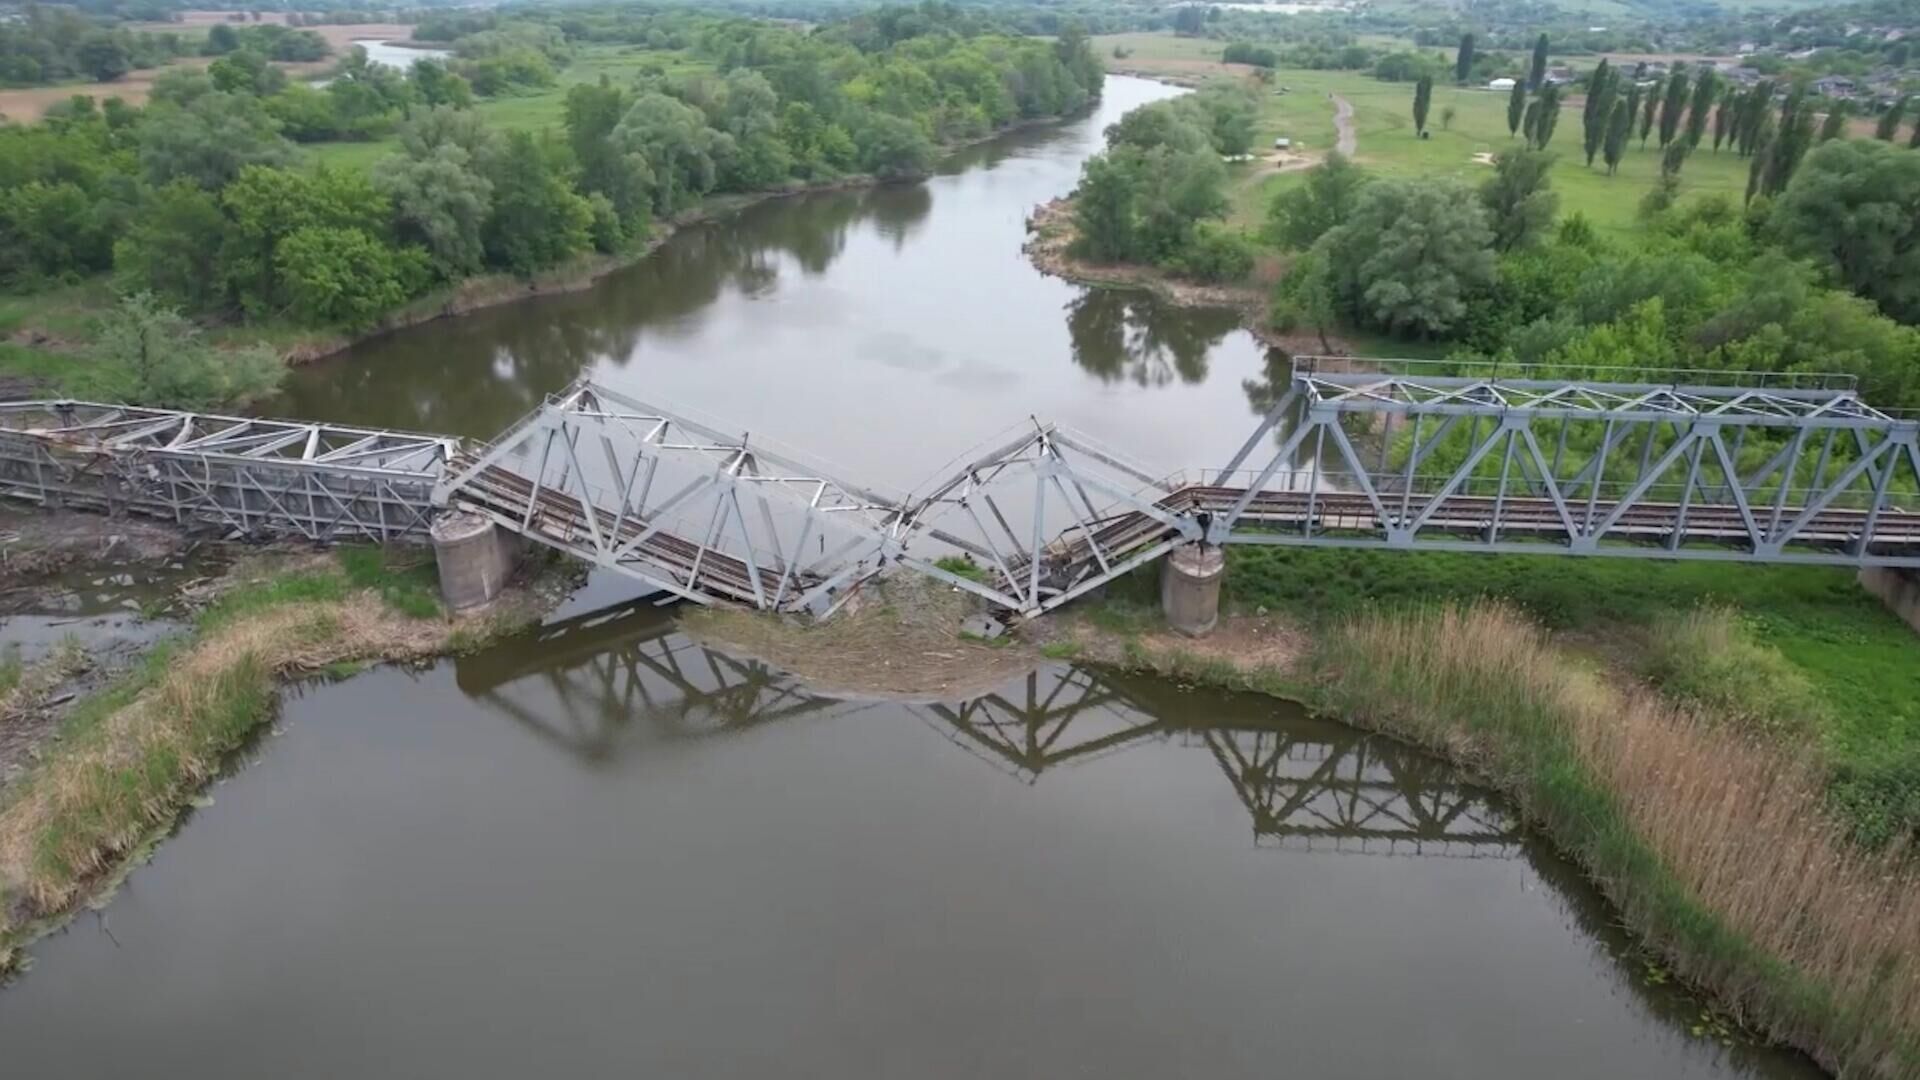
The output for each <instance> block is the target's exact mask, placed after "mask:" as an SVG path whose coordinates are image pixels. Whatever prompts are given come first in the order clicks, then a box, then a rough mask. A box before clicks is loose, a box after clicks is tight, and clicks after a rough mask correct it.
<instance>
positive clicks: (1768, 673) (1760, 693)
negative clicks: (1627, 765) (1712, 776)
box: [1642, 607, 1822, 736]
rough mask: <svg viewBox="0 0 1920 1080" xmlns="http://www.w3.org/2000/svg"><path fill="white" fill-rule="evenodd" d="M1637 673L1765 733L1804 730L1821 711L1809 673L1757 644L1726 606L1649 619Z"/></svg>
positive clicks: (1681, 698) (1699, 706) (1694, 705)
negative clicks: (1644, 650)
mask: <svg viewBox="0 0 1920 1080" xmlns="http://www.w3.org/2000/svg"><path fill="white" fill-rule="evenodd" d="M1642 671H1643V673H1644V674H1645V675H1646V676H1647V677H1648V678H1649V679H1651V680H1653V682H1654V683H1655V684H1656V685H1658V686H1659V687H1660V688H1661V689H1662V690H1664V691H1666V693H1667V695H1668V696H1669V697H1672V698H1674V699H1675V700H1677V701H1679V702H1681V703H1682V704H1684V705H1687V706H1689V707H1691V708H1694V709H1697V710H1699V711H1700V712H1702V713H1703V714H1705V715H1709V716H1717V717H1723V718H1726V719H1729V720H1732V721H1734V722H1736V723H1738V724H1740V725H1741V726H1743V727H1746V728H1749V729H1751V730H1753V731H1755V732H1757V733H1759V734H1764V735H1767V736H1780V735H1803V734H1805V733H1807V732H1808V731H1809V730H1811V729H1812V728H1813V727H1814V726H1815V724H1816V722H1817V721H1818V720H1819V718H1820V715H1821V711H1822V706H1821V704H1820V700H1819V698H1818V697H1817V696H1815V694H1814V692H1813V686H1812V685H1811V684H1810V683H1809V682H1808V681H1807V677H1806V676H1805V675H1803V674H1801V672H1800V670H1799V669H1798V668H1796V667H1794V666H1793V663H1792V662H1791V661H1789V660H1788V659H1787V658H1786V657H1785V656H1783V655H1781V654H1780V651H1779V650H1778V649H1774V648H1771V647H1769V646H1767V645H1763V644H1760V643H1759V642H1757V641H1755V640H1754V639H1753V636H1752V634H1751V633H1749V632H1748V630H1747V628H1746V626H1745V625H1744V624H1742V623H1741V621H1740V617H1739V615H1738V614H1736V613H1735V612H1734V611H1733V610H1732V609H1731V608H1726V607H1697V608H1694V609H1693V610H1691V611H1686V612H1675V613H1671V614H1667V615H1663V616H1661V617H1660V618H1659V619H1657V620H1655V622H1654V624H1653V629H1652V631H1651V634H1650V639H1649V641H1648V654H1647V656H1646V658H1645V660H1644V661H1643V662H1642Z"/></svg>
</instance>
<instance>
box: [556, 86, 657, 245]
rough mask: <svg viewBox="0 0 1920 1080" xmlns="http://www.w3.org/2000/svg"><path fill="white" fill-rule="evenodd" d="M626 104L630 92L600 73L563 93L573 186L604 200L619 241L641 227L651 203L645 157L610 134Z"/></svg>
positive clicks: (650, 175)
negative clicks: (593, 80) (595, 80)
mask: <svg viewBox="0 0 1920 1080" xmlns="http://www.w3.org/2000/svg"><path fill="white" fill-rule="evenodd" d="M632 104H633V99H632V96H631V95H630V94H628V93H627V91H625V90H623V89H621V88H620V87H618V86H615V85H613V83H612V82H611V81H610V80H608V79H607V78H606V77H605V76H602V77H601V79H600V82H599V83H598V84H597V85H595V84H590V83H581V84H580V85H578V86H575V87H573V88H572V89H571V90H568V91H567V104H566V126H567V142H568V145H570V146H571V147H572V148H573V157H574V160H575V161H576V162H577V163H578V164H579V168H580V175H579V180H578V186H579V189H580V191H581V192H583V193H585V194H588V195H600V196H602V197H603V198H605V199H606V200H607V203H608V206H609V208H610V209H611V211H612V213H613V215H614V220H615V221H616V222H617V223H618V226H619V233H620V236H621V238H622V239H624V238H626V237H627V236H633V235H638V234H639V233H641V232H642V231H644V230H645V227H646V220H647V216H648V213H649V211H650V209H651V207H652V204H653V188H654V173H653V167H652V165H651V164H649V163H648V161H647V158H646V155H645V154H644V153H642V152H639V151H635V150H629V149H626V148H624V147H623V146H621V145H620V144H619V143H616V142H615V140H614V138H613V132H614V129H615V128H617V127H618V126H619V125H620V120H621V118H622V117H624V116H626V115H627V110H628V109H630V108H631V107H632Z"/></svg>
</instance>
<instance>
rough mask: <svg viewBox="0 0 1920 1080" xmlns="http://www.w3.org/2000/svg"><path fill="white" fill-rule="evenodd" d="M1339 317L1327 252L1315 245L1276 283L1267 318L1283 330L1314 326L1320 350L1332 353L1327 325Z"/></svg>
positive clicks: (1278, 328) (1275, 326)
mask: <svg viewBox="0 0 1920 1080" xmlns="http://www.w3.org/2000/svg"><path fill="white" fill-rule="evenodd" d="M1338 319H1339V313H1338V310H1337V308H1336V307H1335V304H1334V298H1333V276H1332V274H1331V272H1330V271H1329V270H1328V268H1327V256H1326V253H1325V252H1324V251H1322V250H1320V249H1318V248H1315V249H1314V250H1312V251H1309V252H1307V253H1305V254H1303V255H1301V256H1300V257H1299V258H1298V259H1295V260H1294V262H1293V265H1292V266H1290V267H1288V268H1287V275H1286V276H1285V277H1283V278H1281V279H1280V281H1279V284H1278V285H1276V286H1275V287H1274V291H1273V300H1272V303H1271V305H1270V306H1269V307H1268V315H1267V321H1268V322H1269V323H1270V324H1272V326H1273V327H1274V329H1276V330H1280V331H1283V332H1285V331H1292V330H1295V329H1298V328H1299V327H1301V326H1311V327H1312V328H1313V331H1314V333H1315V334H1316V335H1318V336H1319V338H1320V348H1321V350H1322V351H1323V352H1326V353H1332V352H1333V351H1334V349H1333V343H1332V342H1330V341H1328V340H1327V329H1328V328H1329V327H1331V326H1332V325H1333V324H1334V323H1335V322H1337V321H1338Z"/></svg>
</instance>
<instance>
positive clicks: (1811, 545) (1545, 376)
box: [0, 358, 1920, 617]
mask: <svg viewBox="0 0 1920 1080" xmlns="http://www.w3.org/2000/svg"><path fill="white" fill-rule="evenodd" d="M1430 372H1431V373H1430ZM1648 374H1649V373H1648V372H1645V371H1634V372H1627V373H1611V374H1610V373H1604V372H1603V373H1600V374H1598V375H1594V376H1591V377H1588V378H1585V379H1574V378H1567V377H1561V376H1559V375H1556V374H1554V373H1548V372H1535V371H1526V370H1520V371H1515V370H1513V369H1507V370H1506V371H1504V372H1502V371H1497V370H1495V371H1489V372H1487V373H1485V374H1482V375H1475V374H1460V373H1459V368H1458V366H1453V367H1450V368H1437V367H1433V366H1425V365H1421V364H1419V363H1417V362H1383V361H1359V360H1353V359H1348V358H1339V359H1318V358H1304V359H1301V360H1297V361H1296V362H1295V366H1294V371H1293V377H1292V380H1291V382H1290V384H1289V387H1288V389H1287V391H1286V393H1285V394H1284V395H1283V396H1282V397H1281V398H1280V400H1279V401H1278V402H1277V403H1276V404H1275V405H1274V407H1273V408H1272V409H1270V410H1269V411H1268V412H1267V413H1266V415H1265V416H1263V417H1262V418H1261V420H1260V422H1259V423H1258V424H1257V425H1256V426H1255V428H1254V430H1253V432H1252V434H1250V435H1249V436H1248V437H1247V439H1246V441H1245V442H1244V444H1243V445H1242V446H1241V448H1240V450H1239V452H1238V453H1237V454H1235V455H1234V456H1233V458H1232V460H1230V461H1229V462H1228V463H1227V465H1226V467H1225V468H1223V469H1220V470H1217V471H1207V472H1203V473H1200V474H1198V475H1197V476H1192V477H1189V476H1187V475H1185V474H1174V475H1172V476H1168V475H1165V474H1162V473H1158V472H1155V471H1153V470H1151V469H1149V468H1147V467H1144V466H1141V465H1137V464H1134V463H1132V462H1129V461H1128V460H1126V458H1125V457H1124V456H1123V455H1122V454H1121V453H1119V452H1118V451H1115V450H1112V449H1109V448H1106V447H1103V446H1101V445H1099V444H1098V443H1096V442H1094V441H1093V440H1092V439H1089V438H1087V437H1086V436H1084V435H1081V434H1079V433H1076V432H1072V431H1068V430H1066V429H1063V428H1059V427H1055V426H1050V425H1044V424H1041V423H1038V422H1037V421H1036V422H1035V423H1033V425H1032V430H1031V431H1024V432H1022V433H1020V434H1019V435H1017V436H1015V437H1013V438H1010V439H1008V440H1006V441H1005V442H1002V443H1000V444H998V445H995V446H992V447H990V448H988V449H987V450H985V451H984V452H983V453H980V454H978V455H975V456H973V457H972V458H971V459H970V460H967V461H966V462H965V463H964V464H963V465H961V466H960V467H959V468H958V469H957V470H956V471H955V472H954V474H953V475H952V476H950V477H946V478H944V479H942V480H940V481H939V482H937V483H935V484H933V485H931V486H929V487H928V488H927V489H925V491H924V492H923V493H922V494H919V495H917V496H914V495H892V494H885V493H882V492H879V491H876V490H874V489H871V488H868V487H863V486H861V485H857V484H854V483H851V482H849V481H846V480H844V479H841V478H839V477H838V476H836V475H835V474H834V472H833V471H831V470H829V469H827V468H824V467H822V466H819V465H816V464H813V463H810V462H806V461H803V460H802V459H800V458H799V457H798V456H796V455H794V454H792V453H790V452H787V451H777V450H775V449H773V448H772V447H770V446H768V445H766V444H765V443H764V442H763V441H757V440H752V439H750V438H749V437H748V436H746V435H744V434H734V433H732V432H729V431H726V430H724V429H722V428H720V427H718V426H715V425H713V424H711V423H708V422H705V421H701V420H696V419H692V418H690V417H688V416H686V415H684V414H681V413H678V412H674V411H672V410H668V409H663V408H660V407H658V406H654V405H648V404H646V403H643V402H640V401H636V400H634V399H632V398H629V397H626V396H624V395H621V394H619V393H617V392H615V391H612V390H608V389H606V388H605V387H601V386H597V385H595V384H593V383H591V382H589V381H586V380H581V381H579V382H576V383H575V384H574V385H572V386H571V387H568V388H567V389H566V390H565V391H564V392H562V393H560V394H557V395H555V396H553V397H551V398H549V399H548V400H547V402H546V403H545V404H544V405H543V406H542V407H540V408H539V409H536V410H535V411H533V412H532V413H530V414H529V415H528V416H526V417H525V418H523V419H522V420H521V421H520V422H518V423H516V424H515V425H514V426H512V427H511V428H509V429H508V430H507V431H505V432H503V433H502V434H501V435H500V436H499V437H497V438H496V439H494V440H493V441H492V442H490V443H487V444H485V445H483V446H477V447H472V448H468V447H466V446H464V445H463V444H462V443H461V442H460V441H459V440H455V439H449V438H442V437H439V436H432V435H418V434H410V433H405V432H390V431H374V430H369V429H359V428H346V427H338V426H334V425H325V424H307V423H296V422H288V421H276V420H259V419H246V418H239V417H226V416H214V415H205V414H196V413H184V412H169V411H165V410H157V409H136V408H125V407H120V406H113V405H98V404H90V403H84V402H67V401H60V402H22V403H13V404H0V494H4V495H11V496H15V497H19V498H24V499H28V500H31V501H34V502H38V503H41V504H43V505H70V506H77V507H81V508H87V509H96V510H104V511H107V512H112V513H118V512H135V513H142V514H148V515H152V516H159V517H165V518H169V519H172V520H174V521H177V522H180V523H181V524H183V525H190V524H208V523H211V524H215V525H219V526H222V527H225V528H227V529H229V530H231V531H232V532H234V533H236V534H239V535H248V536H253V535H294V536H304V537H307V538H309V539H313V540H332V539H337V538H341V537H365V538H370V539H376V540H383V541H384V540H390V539H396V538H402V537H409V536H417V535H419V534H421V533H423V532H425V530H426V524H427V521H428V520H429V519H430V518H431V516H432V515H433V513H434V512H435V511H436V510H437V509H438V508H441V507H446V506H450V505H456V506H460V507H464V508H467V509H471V510H474V511H477V512H479V513H481V514H484V515H486V516H487V517H489V518H490V519H492V520H493V521H494V522H496V523H497V524H498V525H500V526H501V527H502V528H505V529H508V530H511V531H512V532H515V533H519V534H522V535H524V536H526V537H528V538H529V539H532V540H535V541H537V542H539V543H542V544H546V545H548V546H551V547H554V548H558V549H559V550H562V551H565V552H567V553H568V554H571V555H573V556H575V557H578V558H581V559H584V560H587V561H589V562H591V563H593V564H595V565H597V566H602V567H605V568H607V569H610V570H614V571H616V572H619V573H622V574H626V575H628V576H631V577H633V578H636V579H638V580H640V581H642V582H645V583H647V584H649V585H651V586H653V587H655V588H657V589H660V590H663V591H665V592H666V593H668V594H670V595H671V596H674V597H679V598H683V599H687V600H692V601H695V602H697V603H703V604H711V603H732V604H742V605H746V606H750V607H754V608H758V609H760V610H766V611H807V612H811V613H813V614H815V615H819V616H825V615H828V614H831V613H832V612H833V611H835V610H837V609H838V608H839V606H840V605H841V604H843V603H845V601H846V600H847V598H848V597H850V596H851V595H852V594H853V592H854V590H855V588H856V587H857V586H858V585H859V584H860V583H861V582H863V581H865V580H867V579H868V578H870V577H872V576H873V575H875V574H877V573H879V572H880V571H881V570H882V569H884V568H886V567H888V566H890V565H893V564H904V565H906V566H908V567H910V568H912V569H913V570H915V571H917V572H919V573H922V574H926V575H929V576H932V577H934V578H936V579H938V580H940V581H943V582H946V583H947V584H949V585H951V586H953V587H954V588H957V589H962V590H965V591H967V592H970V593H973V594H974V595H977V596H979V597H981V598H983V599H985V600H987V601H988V602H989V603H991V604H992V605H994V606H995V607H996V608H998V609H1000V610H1002V611H1005V612H1010V613H1012V614H1013V615H1015V616H1019V617H1031V616H1034V615H1038V614H1040V613H1042V612H1045V611H1049V610H1052V609H1053V608H1056V607H1058V606H1060V605H1061V604H1064V603H1067V602H1068V601H1071V600H1072V599H1074V598H1075V597H1078V596H1081V595H1083V594H1085V593H1087V592H1089V591H1091V590H1093V589H1097V588H1099V587H1100V586H1102V585H1104V584H1106V583H1108V582H1110V581H1112V580H1114V579H1115V578H1117V577H1119V576H1121V575H1123V574H1126V573H1128V572H1129V571H1131V570H1133V569H1135V568H1137V567H1140V566H1143V565H1145V564H1146V563H1148V562H1150V561H1152V560H1154V559H1156V558H1158V557H1160V556H1161V555H1164V554H1165V553H1166V552H1168V551H1170V550H1172V549H1173V548H1174V547H1176V546H1178V545H1181V544H1187V543H1195V542H1206V543H1212V544H1269V545H1298V546H1313V547H1352V548H1378V549H1389V550H1437V551H1489V552H1508V553H1518V554H1560V555H1578V556H1609V557H1625V558H1654V559H1723V560H1742V561H1748V562H1758V563H1806V564H1819V565H1835V566H1849V567H1920V514H1916V513H1914V512H1911V511H1909V510H1905V509H1902V508H1900V507H1899V506H1898V505H1896V503H1895V498H1896V496H1899V497H1904V498H1913V497H1914V496H1915V495H1916V494H1920V421H1916V420H1914V419H1910V418H1904V417H1896V416H1893V415H1890V414H1888V413H1885V412H1882V411H1879V410H1876V409H1874V408H1872V407H1870V406H1868V405H1867V404H1866V403H1864V402H1863V401H1861V400H1860V397H1859V395H1858V394H1857V392H1856V391H1855V389H1854V387H1853V384H1852V382H1851V380H1848V379H1845V378H1836V377H1832V376H1802V375H1742V374H1739V373H1727V372H1709V373H1700V372H1675V373H1665V374H1666V375H1667V380H1666V381H1664V382H1648V381H1644V380H1645V379H1646V378H1647V376H1648ZM1633 378H1638V379H1641V380H1643V381H1633ZM942 556H945V557H942ZM956 560H957V561H956Z"/></svg>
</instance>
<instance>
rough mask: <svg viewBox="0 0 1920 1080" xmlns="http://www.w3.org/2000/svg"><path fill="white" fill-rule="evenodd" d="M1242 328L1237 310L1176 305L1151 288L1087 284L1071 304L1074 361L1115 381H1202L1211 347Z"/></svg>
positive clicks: (1160, 383)
mask: <svg viewBox="0 0 1920 1080" xmlns="http://www.w3.org/2000/svg"><path fill="white" fill-rule="evenodd" d="M1239 328H1240V316H1239V315H1238V314H1237V313H1236V312H1233V311H1228V310H1223V309H1216V308H1203V309H1182V308H1176V307H1172V306H1170V305H1167V304H1163V303H1161V302H1160V301H1159V300H1158V299H1156V298H1155V297H1154V296H1153V294H1151V293H1146V292H1134V291H1129V290H1120V289H1087V290H1085V291H1083V292H1082V293H1081V294H1080V295H1079V296H1077V297H1075V298H1074V299H1073V300H1072V301H1071V302H1069V303H1068V305H1067V329H1068V331H1069V333H1070V334H1071V335H1072V338H1073V362H1074V363H1076V364H1079V365H1080V366H1081V367H1082V368H1085V369H1086V370H1087V371H1088V372H1090V373H1091V374H1093V375H1094V376H1096V377H1098V378H1099V379H1100V381H1102V382H1109V383H1112V382H1120V381H1122V380H1125V381H1128V382H1131V383H1133V384H1135V385H1137V386H1145V387H1155V386H1166V385H1168V384H1169V383H1171V382H1173V381H1174V380H1175V379H1176V378H1177V379H1179V380H1180V381H1181V382H1182V383H1187V384H1193V383H1198V382H1201V381H1203V380H1205V379H1206V377H1207V354H1208V352H1209V351H1210V350H1212V349H1213V347H1214V346H1216V345H1218V344H1220V342H1221V340H1222V339H1224V338H1225V337H1226V336H1227V335H1228V334H1230V333H1232V332H1234V331H1235V330H1238V329H1239Z"/></svg>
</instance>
